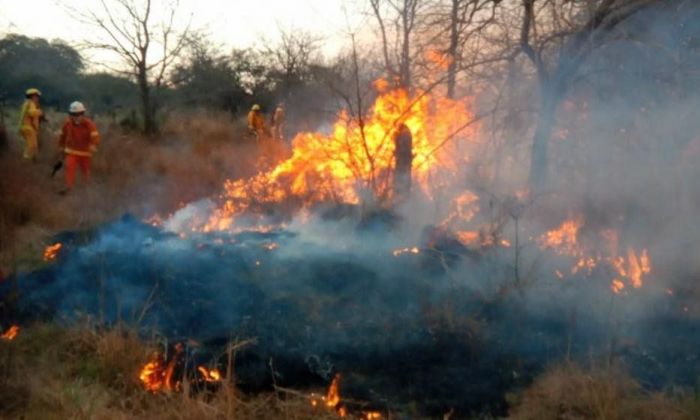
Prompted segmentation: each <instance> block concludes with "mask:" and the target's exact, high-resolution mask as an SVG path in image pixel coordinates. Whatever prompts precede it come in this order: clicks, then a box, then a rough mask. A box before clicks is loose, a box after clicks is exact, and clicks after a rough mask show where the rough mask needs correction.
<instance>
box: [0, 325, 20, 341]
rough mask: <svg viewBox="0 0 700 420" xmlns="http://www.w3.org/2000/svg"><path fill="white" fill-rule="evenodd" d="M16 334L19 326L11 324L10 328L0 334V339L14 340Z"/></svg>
mask: <svg viewBox="0 0 700 420" xmlns="http://www.w3.org/2000/svg"><path fill="white" fill-rule="evenodd" d="M17 334H19V326H17V325H12V326H11V327H10V328H8V329H7V331H5V332H4V333H3V334H2V335H0V339H3V340H6V341H11V340H14V339H15V337H17Z"/></svg>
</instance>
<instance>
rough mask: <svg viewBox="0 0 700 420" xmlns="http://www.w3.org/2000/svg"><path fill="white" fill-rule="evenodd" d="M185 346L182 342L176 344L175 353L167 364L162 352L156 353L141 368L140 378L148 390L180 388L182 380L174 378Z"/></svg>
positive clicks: (154, 391)
mask: <svg viewBox="0 0 700 420" xmlns="http://www.w3.org/2000/svg"><path fill="white" fill-rule="evenodd" d="M183 350H184V347H183V345H182V344H181V343H178V344H176V345H175V354H173V357H172V358H171V359H170V362H168V363H167V365H166V364H165V361H164V360H163V356H162V355H161V354H160V353H154V354H153V356H152V357H151V361H150V362H148V363H146V365H145V366H144V367H143V368H142V369H141V373H140V374H139V379H141V382H142V383H143V386H144V388H145V389H146V390H147V391H150V392H153V393H156V392H158V391H161V390H165V391H172V390H178V389H179V388H180V381H176V380H174V379H173V374H174V372H175V365H176V364H177V362H178V360H179V358H180V355H181V354H182V352H183Z"/></svg>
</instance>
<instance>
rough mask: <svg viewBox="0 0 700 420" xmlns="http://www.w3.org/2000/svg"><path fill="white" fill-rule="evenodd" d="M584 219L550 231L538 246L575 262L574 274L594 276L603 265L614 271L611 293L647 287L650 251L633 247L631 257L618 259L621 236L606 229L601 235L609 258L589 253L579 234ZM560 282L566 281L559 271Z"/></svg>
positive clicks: (572, 270)
mask: <svg viewBox="0 0 700 420" xmlns="http://www.w3.org/2000/svg"><path fill="white" fill-rule="evenodd" d="M583 224H584V220H583V217H581V216H578V217H576V218H571V219H569V220H565V221H564V222H563V223H562V224H561V225H560V226H559V227H558V228H557V229H554V230H550V231H548V232H546V233H545V234H544V235H541V236H540V237H539V238H538V239H537V242H538V243H539V245H540V248H542V249H551V250H553V251H554V252H555V253H557V254H558V255H565V256H570V257H573V258H575V261H576V262H575V263H574V265H573V266H572V267H571V274H578V273H585V274H587V275H591V274H592V273H593V270H594V269H595V268H596V267H598V265H599V264H601V263H602V264H605V265H606V266H608V267H610V268H611V269H612V271H613V273H614V276H615V277H614V278H613V280H612V281H611V283H610V290H612V292H613V293H616V294H619V293H620V292H621V291H622V290H623V289H624V288H625V287H626V286H631V287H632V288H634V289H639V288H641V287H642V286H643V283H644V282H643V280H644V276H645V275H647V274H649V273H651V260H650V258H649V253H648V251H647V250H646V249H642V251H641V252H639V253H637V251H636V250H635V249H634V248H632V247H629V248H628V249H627V255H626V257H625V256H622V255H618V245H619V242H620V240H619V233H618V231H617V230H615V229H605V230H603V231H601V232H600V237H601V238H602V239H604V240H605V242H607V244H608V247H607V248H608V250H607V255H605V254H604V253H603V254H602V255H601V253H599V252H595V253H593V252H587V250H586V248H585V247H584V246H583V245H582V244H581V243H580V242H579V240H578V234H579V230H580V228H581V227H582V226H583ZM555 275H556V276H557V277H558V278H560V279H561V278H562V277H563V276H562V275H561V272H559V271H558V270H557V271H555Z"/></svg>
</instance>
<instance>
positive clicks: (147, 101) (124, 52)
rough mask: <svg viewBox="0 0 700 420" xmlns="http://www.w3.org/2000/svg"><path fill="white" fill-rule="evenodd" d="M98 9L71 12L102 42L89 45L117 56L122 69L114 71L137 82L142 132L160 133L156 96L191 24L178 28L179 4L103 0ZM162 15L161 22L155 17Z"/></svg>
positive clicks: (149, 0) (178, 55)
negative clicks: (92, 27) (158, 130)
mask: <svg viewBox="0 0 700 420" xmlns="http://www.w3.org/2000/svg"><path fill="white" fill-rule="evenodd" d="M99 5H100V6H99V7H98V8H94V9H88V10H87V11H83V10H82V9H80V10H72V13H73V15H74V16H76V17H77V18H78V19H79V20H80V21H81V22H83V23H86V24H90V25H93V26H96V27H97V28H98V29H99V32H100V34H101V35H102V36H103V38H104V39H103V40H102V42H93V41H89V42H88V46H90V47H92V48H97V49H99V50H103V51H108V52H111V53H113V54H115V55H116V56H117V57H118V58H119V60H120V61H121V64H122V66H121V67H120V68H116V69H114V68H113V70H115V71H118V72H119V73H121V74H126V75H128V76H130V77H132V78H134V79H135V80H136V83H137V85H138V89H139V95H140V98H141V113H142V117H143V130H144V132H145V133H146V134H147V135H153V134H155V133H156V131H157V125H156V118H155V115H156V109H157V102H156V99H157V98H156V95H155V94H157V92H158V91H159V90H160V89H161V87H162V86H163V83H164V82H165V81H166V76H167V72H168V70H169V69H170V67H171V66H172V65H173V63H175V62H176V61H177V60H178V58H179V57H180V52H181V51H182V49H183V48H184V47H185V45H186V40H187V35H188V33H189V28H190V23H189V21H188V22H187V23H186V24H185V25H184V27H183V28H182V30H179V31H178V29H177V25H178V23H179V22H178V20H177V19H176V15H177V11H178V10H177V8H178V3H177V2H175V3H168V4H167V5H164V7H163V8H156V7H154V5H153V0H144V1H143V2H139V3H138V4H137V3H136V2H135V1H133V0H100V2H99ZM161 11H162V12H163V13H164V15H163V17H162V19H160V20H158V18H157V16H156V15H155V14H156V13H157V12H161Z"/></svg>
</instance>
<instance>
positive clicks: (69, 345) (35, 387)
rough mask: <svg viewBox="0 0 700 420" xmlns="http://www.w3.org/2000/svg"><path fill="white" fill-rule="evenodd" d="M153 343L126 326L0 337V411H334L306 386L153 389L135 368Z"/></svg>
mask: <svg viewBox="0 0 700 420" xmlns="http://www.w3.org/2000/svg"><path fill="white" fill-rule="evenodd" d="M152 351H153V347H152V346H150V345H148V344H147V343H144V342H143V341H141V340H140V339H139V338H138V337H137V335H136V334H134V333H133V332H131V331H130V330H128V329H124V328H115V329H112V330H108V331H103V332H98V330H96V329H95V328H92V327H90V326H88V325H83V326H81V327H74V328H70V329H66V328H61V327H58V326H56V325H47V324H39V325H34V326H31V327H28V328H24V329H22V330H21V331H20V334H19V335H18V337H17V338H16V339H15V340H13V341H10V342H8V341H0V418H24V419H51V418H56V419H64V418H96V419H132V418H148V419H201V418H217V419H249V418H256V419H278V418H287V419H308V418H311V417H313V418H318V419H323V418H337V415H335V414H334V413H333V412H330V411H328V410H326V409H323V408H320V409H314V408H313V407H312V406H311V404H310V402H309V399H308V398H306V397H305V396H304V394H289V393H287V394H285V395H284V396H280V395H277V394H261V395H258V396H254V397H248V396H245V395H243V394H241V393H240V392H239V391H237V390H236V389H235V388H234V387H233V386H231V385H229V384H228V383H225V384H224V385H223V386H221V387H220V388H219V389H218V390H214V391H208V392H201V393H197V394H192V395H188V393H187V392H180V393H175V392H173V393H159V394H151V393H149V392H146V391H145V390H143V388H142V387H141V384H140V383H139V380H138V373H139V370H140V368H141V366H143V365H144V364H145V363H146V361H147V360H148V357H149V355H150V354H151V353H152Z"/></svg>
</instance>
